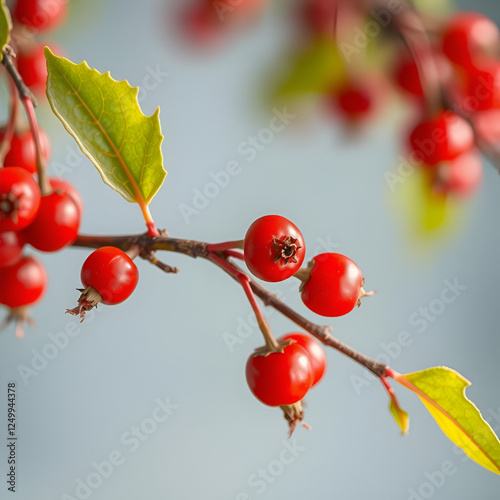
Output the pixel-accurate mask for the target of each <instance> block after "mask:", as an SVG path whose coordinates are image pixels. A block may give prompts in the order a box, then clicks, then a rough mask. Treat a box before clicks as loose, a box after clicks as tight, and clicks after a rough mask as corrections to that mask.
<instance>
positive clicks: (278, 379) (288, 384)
mask: <svg viewBox="0 0 500 500" xmlns="http://www.w3.org/2000/svg"><path fill="white" fill-rule="evenodd" d="M246 379H247V383H248V387H249V388H250V390H251V391H252V393H253V395H254V396H255V397H256V398H257V399H258V400H259V401H261V402H262V403H264V404H266V405H269V406H281V405H291V404H293V403H296V402H298V401H300V400H301V399H302V398H303V397H304V396H305V395H306V393H307V391H308V390H309V389H310V388H311V387H312V383H313V373H312V368H311V362H310V361H309V357H308V356H307V353H306V351H305V350H304V348H303V347H301V346H300V345H299V344H298V343H297V342H294V343H292V344H290V345H288V346H286V347H284V348H283V352H273V353H271V354H268V355H267V356H259V355H258V354H252V355H251V356H250V357H249V358H248V361H247V365H246Z"/></svg>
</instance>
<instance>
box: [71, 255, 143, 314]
mask: <svg viewBox="0 0 500 500" xmlns="http://www.w3.org/2000/svg"><path fill="white" fill-rule="evenodd" d="M81 279H82V284H83V286H85V287H89V286H90V287H92V288H94V289H95V290H97V292H99V294H100V295H101V297H102V303H103V304H108V305H113V304H119V303H120V302H123V301H124V300H125V299H127V298H128V297H129V296H130V295H131V294H132V292H133V291H134V290H135V287H136V286H137V282H138V281H139V272H138V270H137V267H136V265H135V264H134V262H133V260H132V259H131V258H130V257H129V256H128V255H127V254H126V253H125V252H123V251H122V250H120V249H119V248H116V247H102V248H98V249H97V250H95V251H94V252H92V253H91V254H90V255H89V256H88V257H87V260H86V261H85V262H84V263H83V266H82V272H81Z"/></svg>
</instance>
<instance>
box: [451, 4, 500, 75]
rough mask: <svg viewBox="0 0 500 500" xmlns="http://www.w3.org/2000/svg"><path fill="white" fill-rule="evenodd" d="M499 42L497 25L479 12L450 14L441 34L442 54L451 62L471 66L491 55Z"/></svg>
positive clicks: (465, 66) (466, 66)
mask: <svg viewBox="0 0 500 500" xmlns="http://www.w3.org/2000/svg"><path fill="white" fill-rule="evenodd" d="M498 42H499V31H498V27H497V25H496V24H495V23H494V22H493V21H492V20H491V19H489V18H488V17H486V16H485V15H483V14H480V13H479V12H459V13H457V14H455V15H454V16H452V17H451V18H450V19H449V21H448V23H447V25H446V27H445V29H444V30H443V34H442V48H443V53H444V55H445V56H446V57H447V58H448V59H449V60H450V61H451V62H453V63H455V64H457V65H459V66H462V67H464V68H467V69H468V68H472V67H474V66H476V64H477V62H478V60H479V59H481V58H485V56H488V55H493V54H494V53H495V50H496V47H497V46H498Z"/></svg>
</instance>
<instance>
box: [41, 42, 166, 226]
mask: <svg viewBox="0 0 500 500" xmlns="http://www.w3.org/2000/svg"><path fill="white" fill-rule="evenodd" d="M45 57H46V59H47V70H48V78H47V96H48V99H49V103H50V105H51V107H52V110H53V111H54V113H55V114H56V115H57V117H58V118H59V119H60V120H61V122H62V123H63V125H64V127H65V128H66V130H67V131H68V132H69V133H70V134H71V135H72V136H73V137H74V138H75V140H76V142H77V143H78V145H79V146H80V148H81V150H82V151H83V153H84V154H85V155H86V156H88V158H89V159H90V160H91V161H92V163H94V165H95V166H96V167H97V169H98V170H99V172H100V174H101V176H102V179H103V181H104V182H105V183H106V184H108V185H109V186H111V187H112V188H113V189H114V190H115V191H117V192H118V193H120V194H121V195H122V196H123V197H124V198H125V199H126V200H127V201H130V202H136V203H138V204H139V205H140V206H141V208H142V210H143V213H144V214H145V217H146V222H148V217H147V216H146V213H147V214H149V210H148V208H147V207H148V205H149V203H150V201H151V199H152V198H153V196H154V195H155V194H156V192H157V191H158V189H159V188H160V186H161V185H162V183H163V180H164V179H165V176H166V174H167V172H166V171H165V170H164V168H163V158H162V153H161V142H162V140H163V136H162V134H161V129H160V120H159V112H160V111H159V109H157V110H156V111H155V113H154V114H153V115H152V116H150V117H146V116H145V115H144V114H143V113H142V111H141V108H140V107H139V103H138V101H137V94H138V91H139V89H138V88H137V87H131V86H130V85H129V83H128V82H127V81H121V82H118V81H116V80H114V79H113V78H112V77H111V75H110V74H109V72H108V73H105V74H102V73H99V72H98V71H97V70H95V69H91V68H89V66H88V65H87V63H86V62H85V61H84V62H81V63H80V64H75V63H73V62H71V61H69V60H68V59H65V58H63V57H57V56H55V55H54V54H53V53H52V52H51V51H50V49H49V48H48V47H45ZM149 217H150V215H149Z"/></svg>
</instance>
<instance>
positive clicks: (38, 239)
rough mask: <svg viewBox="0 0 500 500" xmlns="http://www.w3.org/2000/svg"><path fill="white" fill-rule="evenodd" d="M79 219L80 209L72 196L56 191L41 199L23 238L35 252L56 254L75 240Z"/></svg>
mask: <svg viewBox="0 0 500 500" xmlns="http://www.w3.org/2000/svg"><path fill="white" fill-rule="evenodd" d="M80 219H81V213H80V208H79V207H78V205H77V203H76V202H75V201H74V200H73V198H72V196H70V194H68V193H67V192H65V191H59V190H57V191H54V192H53V193H52V194H49V195H48V196H43V197H42V200H41V202H40V208H39V210H38V214H37V215H36V217H35V219H34V220H33V222H32V223H31V224H30V225H29V226H28V227H26V228H25V229H24V230H23V238H24V239H25V241H26V242H27V243H29V244H30V245H31V246H33V247H35V248H36V249H37V250H41V251H43V252H56V251H57V250H61V249H62V248H64V247H65V246H67V245H70V244H71V243H73V242H74V241H75V240H76V237H77V236H78V229H79V227H80Z"/></svg>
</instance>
